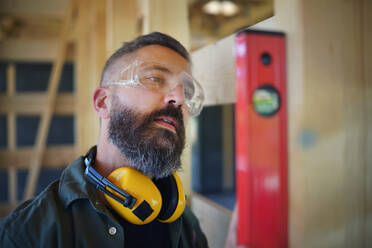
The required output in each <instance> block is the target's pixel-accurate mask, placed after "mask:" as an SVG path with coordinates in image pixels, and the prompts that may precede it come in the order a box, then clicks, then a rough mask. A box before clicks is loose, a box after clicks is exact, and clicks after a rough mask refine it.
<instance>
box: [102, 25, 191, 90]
mask: <svg viewBox="0 0 372 248" xmlns="http://www.w3.org/2000/svg"><path fill="white" fill-rule="evenodd" d="M150 45H160V46H164V47H168V48H170V49H172V50H173V51H175V52H177V53H178V54H179V55H181V56H182V57H183V58H185V59H186V60H187V61H188V62H190V55H189V53H188V52H187V50H186V48H185V47H184V46H183V45H182V44H181V43H180V42H179V41H177V40H176V39H174V38H173V37H171V36H169V35H166V34H163V33H160V32H153V33H150V34H147V35H142V36H139V37H137V38H136V39H134V40H132V41H130V42H124V43H123V45H122V46H121V47H120V48H119V49H118V50H116V52H115V53H113V54H112V55H111V56H110V58H109V59H108V60H107V61H106V64H105V67H104V68H103V71H102V76H101V83H100V84H101V85H102V84H103V79H104V75H105V72H106V70H107V69H108V68H109V67H110V65H111V64H112V63H114V62H115V61H116V60H117V59H118V58H120V57H122V56H124V55H126V54H129V53H132V52H135V51H136V50H138V49H140V48H142V47H145V46H150Z"/></svg>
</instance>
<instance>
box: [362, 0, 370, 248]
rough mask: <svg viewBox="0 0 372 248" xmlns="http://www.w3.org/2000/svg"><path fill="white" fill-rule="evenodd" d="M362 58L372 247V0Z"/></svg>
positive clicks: (367, 11) (364, 20)
mask: <svg viewBox="0 0 372 248" xmlns="http://www.w3.org/2000/svg"><path fill="white" fill-rule="evenodd" d="M362 9H363V12H362V27H363V35H362V42H361V43H362V58H363V61H362V63H363V67H362V70H363V75H362V76H363V81H364V84H365V88H366V90H365V98H364V99H365V113H366V114H365V115H366V123H365V128H366V131H365V133H364V134H365V135H366V144H365V147H363V150H364V151H365V152H366V156H367V157H366V161H365V163H366V166H367V168H366V171H365V181H366V184H365V185H366V190H365V191H364V194H365V197H366V200H365V203H366V207H365V211H366V212H365V216H364V222H365V232H364V237H365V241H364V242H365V243H364V247H372V152H371V151H372V100H371V99H372V46H371V44H372V32H371V25H372V15H371V11H372V1H369V0H363V1H362Z"/></svg>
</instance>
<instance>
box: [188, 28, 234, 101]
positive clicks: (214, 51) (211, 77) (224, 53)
mask: <svg viewBox="0 0 372 248" xmlns="http://www.w3.org/2000/svg"><path fill="white" fill-rule="evenodd" d="M233 47H234V35H231V36H228V37H226V38H224V39H222V40H220V41H218V42H216V43H214V44H212V45H209V46H206V47H203V48H201V49H199V50H196V51H194V52H193V53H192V56H191V57H192V61H193V75H194V77H195V78H196V79H197V80H198V81H199V82H200V84H201V85H202V87H203V88H204V93H205V105H206V106H211V105H217V104H229V103H234V102H235V72H234V70H235V59H234V56H233Z"/></svg>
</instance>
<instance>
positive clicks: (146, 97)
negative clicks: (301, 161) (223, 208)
mask: <svg viewBox="0 0 372 248" xmlns="http://www.w3.org/2000/svg"><path fill="white" fill-rule="evenodd" d="M190 67H191V62H190V58H189V54H188V53H187V51H186V49H185V48H184V47H183V46H182V45H181V44H180V43H179V42H178V41H177V40H175V39H173V38H172V37H170V36H168V35H165V34H162V33H158V32H155V33H151V34H149V35H145V36H140V37H138V38H137V39H135V40H133V41H131V42H128V43H124V45H123V46H122V47H121V48H120V49H118V50H117V51H116V52H115V53H114V54H113V55H112V56H111V57H110V58H109V59H108V61H107V62H106V65H105V67H104V69H103V73H102V78H101V83H100V87H99V88H97V89H96V90H95V92H94V95H93V106H94V108H95V110H96V112H97V114H98V116H99V117H100V132H99V137H98V142H97V145H96V146H94V147H93V148H92V149H90V150H89V152H88V153H87V154H86V155H85V156H82V157H80V158H78V159H77V160H76V161H74V162H73V163H72V164H71V165H69V166H68V167H67V168H66V169H65V170H64V172H63V173H62V175H61V177H60V179H59V180H57V181H56V182H54V183H52V184H51V185H49V186H48V187H47V188H46V189H45V190H44V191H43V192H42V193H40V194H39V195H38V196H36V197H35V198H33V199H30V200H28V201H26V202H24V203H22V204H21V205H20V206H18V207H17V208H16V209H15V210H14V211H13V212H12V213H11V214H10V215H9V216H7V217H5V218H4V219H2V220H1V221H0V246H1V247H207V246H208V245H207V241H206V238H205V236H204V234H203V232H202V231H201V229H200V226H199V222H198V221H197V219H196V217H195V216H194V215H193V213H192V212H191V210H190V209H189V208H188V207H187V206H186V207H185V196H184V193H183V189H182V185H181V183H180V179H179V177H178V175H177V173H176V172H177V171H178V170H179V169H180V168H181V161H180V156H181V153H182V150H183V148H184V145H185V124H186V122H187V120H188V119H189V117H190V116H195V115H197V114H199V113H200V111H201V108H202V103H203V99H204V97H203V91H202V88H201V87H200V85H199V83H198V82H197V81H196V80H195V79H194V78H193V77H192V75H191V68H190Z"/></svg>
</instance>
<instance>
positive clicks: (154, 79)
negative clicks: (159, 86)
mask: <svg viewBox="0 0 372 248" xmlns="http://www.w3.org/2000/svg"><path fill="white" fill-rule="evenodd" d="M148 80H149V81H151V82H153V83H162V82H163V81H164V80H163V79H162V78H161V77H158V76H150V77H148Z"/></svg>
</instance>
